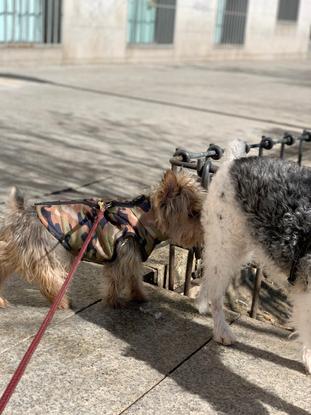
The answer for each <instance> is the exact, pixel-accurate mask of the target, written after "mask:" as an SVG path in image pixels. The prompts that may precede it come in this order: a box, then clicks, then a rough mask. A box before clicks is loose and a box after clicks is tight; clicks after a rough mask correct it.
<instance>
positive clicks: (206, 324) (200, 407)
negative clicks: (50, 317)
mask: <svg viewBox="0 0 311 415" xmlns="http://www.w3.org/2000/svg"><path fill="white" fill-rule="evenodd" d="M148 291H149V295H150V298H151V302H150V303H147V304H144V305H143V306H139V305H131V306H130V307H129V308H128V309H123V310H111V309H108V308H106V307H104V306H103V305H102V304H101V303H97V304H94V305H90V306H89V307H87V308H86V309H84V310H83V311H81V312H79V313H78V314H71V316H69V317H68V318H66V319H65V320H63V321H60V320H59V321H57V322H56V323H55V324H54V326H53V327H51V328H50V329H49V330H48V332H47V333H46V335H45V337H44V339H43V341H42V343H41V345H40V346H39V349H38V350H37V352H36V354H35V355H34V357H33V359H32V361H31V363H30V365H29V367H28V369H27V371H26V374H25V375H24V377H23V379H22V381H21V383H20V385H19V387H18V389H17V390H16V393H15V394H14V395H13V397H12V400H11V401H10V404H9V406H8V408H7V410H6V411H5V415H8V414H10V415H13V414H14V415H15V414H16V415H19V414H23V415H24V414H25V415H27V414H35V415H36V414H38V415H40V414H43V413H45V414H60V413H61V414H64V415H67V414H68V415H71V414H91V415H92V414H121V413H126V414H174V413H176V414H177V413H184V414H228V415H235V414H243V415H244V414H245V415H246V414H256V415H257V414H258V415H261V414H262V415H266V414H278V415H281V414H290V415H307V414H310V409H311V399H310V394H309V391H310V387H311V379H310V377H307V376H306V375H305V373H304V368H303V365H302V363H301V362H300V351H299V345H298V344H297V343H296V342H295V341H289V340H288V338H287V337H288V332H286V331H285V330H280V329H277V328H274V327H272V326H270V325H267V324H264V323H260V322H258V321H255V320H251V319H247V318H243V319H241V320H240V319H239V320H237V321H235V322H234V323H233V330H234V331H235V334H236V335H237V337H238V343H237V345H235V346H234V347H228V348H227V347H221V346H218V345H216V344H215V343H214V342H213V341H212V340H211V320H210V318H209V317H204V316H199V315H198V314H197V312H196V311H195V310H194V309H193V306H192V305H191V302H190V301H189V300H188V299H186V298H185V297H182V296H180V295H178V294H176V293H172V292H169V291H167V290H161V289H158V288H153V287H148ZM38 295H39V294H38ZM34 308H35V307H33V308H29V310H28V316H29V318H31V316H32V312H33V309H34ZM16 309H17V311H19V310H20V311H22V312H23V311H24V310H23V308H21V307H20V306H19V305H16ZM45 310H46V309H45ZM36 318H37V317H36ZM229 318H230V319H231V321H234V320H235V319H236V318H237V315H233V314H231V315H230V316H229ZM24 321H25V319H24V314H20V315H18V313H16V314H15V315H14V320H12V322H11V325H12V326H13V325H14V324H17V325H18V326H19V327H20V326H21V325H22V324H21V323H23V322H24ZM1 333H3V330H1ZM7 336H10V333H7ZM29 341H30V340H29V339H27V341H22V342H20V343H19V344H15V345H11V347H8V348H7V349H6V351H5V352H3V353H2V354H1V360H0V373H1V377H0V393H1V391H2V390H3V388H4V386H5V384H6V383H7V381H8V380H9V377H10V375H11V374H12V373H13V371H14V368H15V367H16V365H17V362H18V361H19V359H20V358H21V357H22V355H23V353H24V351H25V349H26V345H27V344H28V343H29Z"/></svg>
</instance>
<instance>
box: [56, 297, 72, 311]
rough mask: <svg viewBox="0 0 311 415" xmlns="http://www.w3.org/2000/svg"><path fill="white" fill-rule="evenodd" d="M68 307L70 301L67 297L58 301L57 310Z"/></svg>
mask: <svg viewBox="0 0 311 415" xmlns="http://www.w3.org/2000/svg"><path fill="white" fill-rule="evenodd" d="M69 308H70V301H69V299H68V298H66V297H64V298H63V299H62V300H61V302H60V303H59V306H58V309H59V310H68V309H69Z"/></svg>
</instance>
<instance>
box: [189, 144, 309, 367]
mask: <svg viewBox="0 0 311 415" xmlns="http://www.w3.org/2000/svg"><path fill="white" fill-rule="evenodd" d="M228 153H229V157H228V158H227V160H226V161H225V162H224V163H223V165H222V166H221V167H220V169H219V170H218V172H217V173H216V175H215V177H214V178H213V180H212V183H211V186H210V188H209V192H208V195H207V199H206V202H205V205H204V207H203V214H202V224H203V229H204V233H205V247H206V248H205V252H204V280H203V284H202V288H201V291H200V293H199V297H198V300H197V305H198V308H199V311H200V312H201V313H205V312H206V311H207V309H208V302H210V303H211V311H212V315H213V319H214V338H215V340H216V341H217V342H219V343H222V344H225V345H229V344H231V343H232V342H234V335H233V334H232V331H231V329H230V327H229V325H228V324H227V323H226V321H225V318H224V312H223V296H224V293H225V290H226V288H227V286H228V283H229V281H230V278H231V277H233V276H234V275H237V273H238V272H239V270H240V269H241V267H242V266H244V265H246V264H248V263H250V262H254V263H257V264H258V265H260V266H261V267H263V269H265V268H266V269H267V270H268V272H269V275H271V276H272V277H273V278H275V277H276V278H278V280H279V281H283V282H284V283H286V284H288V282H287V281H289V283H290V284H289V285H290V286H291V287H292V289H291V295H292V301H293V305H294V309H293V321H294V323H295V326H296V328H297V330H298V333H299V335H300V338H301V340H302V343H303V361H304V364H305V367H306V369H307V371H308V372H309V373H311V284H309V286H308V280H310V276H311V169H308V168H302V167H299V166H298V165H297V164H296V163H291V162H285V161H281V160H274V159H271V158H265V157H264V158H259V157H244V156H245V144H244V143H243V142H241V141H235V142H234V143H233V144H232V145H231V147H230V148H229V151H228ZM288 276H289V278H288V280H287V277H288ZM280 278H281V280H280Z"/></svg>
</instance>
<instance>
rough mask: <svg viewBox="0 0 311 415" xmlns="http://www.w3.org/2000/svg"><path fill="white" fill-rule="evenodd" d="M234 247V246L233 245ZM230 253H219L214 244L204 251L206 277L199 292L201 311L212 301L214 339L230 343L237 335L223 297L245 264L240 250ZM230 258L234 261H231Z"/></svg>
mask: <svg viewBox="0 0 311 415" xmlns="http://www.w3.org/2000/svg"><path fill="white" fill-rule="evenodd" d="M232 248H233V247H232ZM234 251H235V250H234V249H233V251H232V252H231V253H230V252H228V250H226V251H224V250H222V252H221V255H217V247H216V246H215V245H213V246H212V247H210V249H206V250H205V253H204V263H205V266H204V277H203V278H204V279H203V282H202V287H201V290H200V293H199V297H198V301H197V305H198V309H199V312H200V313H206V312H207V310H208V303H209V302H210V303H211V312H212V316H213V320H214V339H215V340H216V341H217V342H218V343H222V344H224V345H230V344H232V343H233V342H234V341H235V337H234V335H233V333H232V331H231V329H230V326H229V324H228V323H227V322H226V320H225V314H224V311H223V297H224V294H225V291H226V289H227V286H228V284H229V282H230V279H231V278H232V277H233V276H234V275H236V274H237V273H238V272H240V270H241V267H242V265H243V264H244V258H241V257H240V255H239V252H234ZM230 258H231V259H232V261H230Z"/></svg>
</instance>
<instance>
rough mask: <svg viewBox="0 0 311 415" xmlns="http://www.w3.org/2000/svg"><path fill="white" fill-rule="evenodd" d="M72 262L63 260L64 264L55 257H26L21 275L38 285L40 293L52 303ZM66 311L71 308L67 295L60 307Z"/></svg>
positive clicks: (46, 255) (47, 255)
mask: <svg viewBox="0 0 311 415" xmlns="http://www.w3.org/2000/svg"><path fill="white" fill-rule="evenodd" d="M69 264H70V260H67V262H66V260H65V259H62V262H61V261H60V260H58V259H57V257H56V256H55V255H49V254H47V253H45V255H44V256H43V255H41V257H40V258H39V257H37V258H35V257H34V255H33V256H32V257H29V256H26V257H25V259H24V261H23V262H22V263H21V265H20V266H21V269H20V274H21V275H22V276H23V277H24V278H25V280H26V281H28V282H35V283H36V284H38V286H39V289H40V292H41V293H42V294H43V295H44V296H45V297H46V298H47V300H48V301H49V302H50V303H52V302H53V301H54V299H55V297H56V296H57V294H58V292H59V290H60V289H61V287H62V285H63V282H64V279H65V277H66V274H67V271H68V269H69ZM58 308H60V309H63V310H66V309H68V308H69V300H68V297H67V296H66V295H65V296H64V297H63V299H62V300H61V302H60V304H59V307H58Z"/></svg>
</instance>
